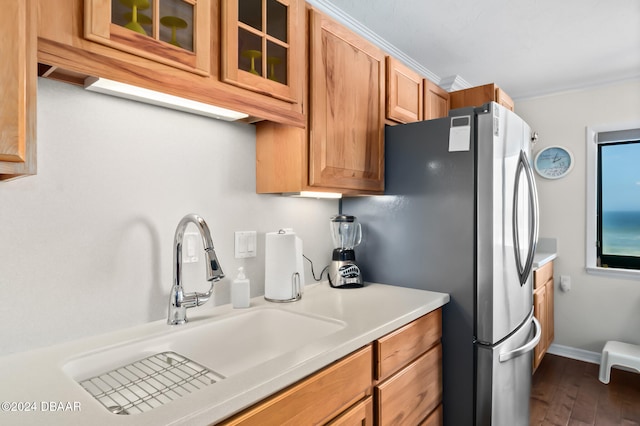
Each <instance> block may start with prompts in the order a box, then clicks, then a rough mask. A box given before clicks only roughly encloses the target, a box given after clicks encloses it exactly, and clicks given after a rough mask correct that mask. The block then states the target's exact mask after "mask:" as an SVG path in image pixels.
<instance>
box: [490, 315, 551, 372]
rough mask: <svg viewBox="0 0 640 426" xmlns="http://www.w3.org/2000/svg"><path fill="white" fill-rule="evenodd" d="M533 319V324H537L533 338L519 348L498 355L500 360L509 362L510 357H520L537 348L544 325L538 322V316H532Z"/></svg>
mask: <svg viewBox="0 0 640 426" xmlns="http://www.w3.org/2000/svg"><path fill="white" fill-rule="evenodd" d="M531 319H532V320H533V325H535V327H536V333H535V334H534V336H533V339H531V340H529V341H528V342H527V343H526V344H524V345H523V346H520V347H519V348H517V349H514V350H512V351H509V352H503V353H501V354H500V356H499V357H498V359H499V360H500V362H507V361H509V360H510V359H513V358H516V357H519V356H520V355H524V354H526V353H527V352H530V351H532V350H533V348H535V347H536V346H537V345H538V343H540V338H541V337H542V327H541V326H540V323H539V322H538V320H537V319H536V317H532V318H531Z"/></svg>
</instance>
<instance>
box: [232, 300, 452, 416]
mask: <svg viewBox="0 0 640 426" xmlns="http://www.w3.org/2000/svg"><path fill="white" fill-rule="evenodd" d="M441 337H442V310H441V309H437V310H435V311H432V312H430V313H428V314H426V315H424V316H422V317H420V318H418V319H416V320H415V321H413V322H411V323H409V324H407V325H405V326H403V327H401V328H399V329H398V330H396V331H393V332H391V333H389V334H388V335H386V336H384V337H382V338H380V339H378V340H376V341H374V342H372V343H371V344H370V345H367V346H365V347H364V348H362V349H359V350H357V351H355V352H353V353H351V354H349V355H347V356H346V357H344V358H342V359H341V360H339V361H336V362H335V363H333V364H331V365H329V366H328V367H325V368H324V369H322V370H320V371H319V372H317V373H314V374H312V375H311V376H309V377H307V378H305V379H303V380H301V381H300V382H298V383H295V384H293V385H291V386H290V387H288V388H286V389H284V390H282V391H280V392H278V393H276V394H274V395H272V396H270V397H268V398H267V399H265V400H263V401H260V402H258V403H257V404H256V405H254V406H253V407H250V408H248V409H246V410H245V411H243V412H241V413H239V414H237V415H235V416H233V417H231V418H230V419H227V420H225V421H223V422H222V423H220V425H224V426H230V425H242V426H249V425H261V426H269V425H273V426H281V425H291V426H293V425H296V426H298V425H331V426H371V425H384V426H386V425H412V426H415V425H422V426H439V425H442V405H441V402H442V345H441V344H440V339H441Z"/></svg>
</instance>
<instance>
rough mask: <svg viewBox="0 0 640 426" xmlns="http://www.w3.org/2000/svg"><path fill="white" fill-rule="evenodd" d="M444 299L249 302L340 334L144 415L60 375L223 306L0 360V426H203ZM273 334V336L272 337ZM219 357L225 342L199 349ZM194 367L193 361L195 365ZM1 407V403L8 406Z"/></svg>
mask: <svg viewBox="0 0 640 426" xmlns="http://www.w3.org/2000/svg"><path fill="white" fill-rule="evenodd" d="M448 301H449V295H448V294H445V293H436V292H430V291H423V290H415V289H409V288H403V287H395V286H388V285H382V284H367V285H366V286H365V287H364V288H359V289H344V290H338V289H333V288H331V287H330V286H329V285H328V284H327V283H321V284H314V285H308V286H306V287H305V290H304V295H303V297H302V299H301V300H300V301H298V302H294V303H285V304H276V303H270V302H267V301H265V300H264V298H263V297H256V298H253V299H252V300H251V308H249V309H252V308H258V307H265V306H268V307H272V308H277V309H283V310H287V311H291V312H296V313H304V314H308V315H316V316H321V317H325V318H332V319H335V320H338V321H342V322H344V324H345V327H344V328H342V329H340V330H339V331H337V332H334V333H332V334H329V335H327V336H324V337H322V338H320V339H318V340H316V341H315V342H313V343H311V344H306V345H304V346H301V347H299V348H298V349H296V350H293V351H291V352H288V353H286V354H284V355H282V356H278V357H276V358H272V359H269V360H267V361H265V362H263V363H262V364H260V365H257V366H255V367H252V368H249V369H248V370H246V371H244V372H241V373H238V374H235V375H233V376H231V377H227V378H226V379H223V380H221V381H219V382H217V383H214V384H212V385H210V386H208V387H206V388H203V389H200V390H198V391H196V392H194V393H191V394H189V395H187V396H184V397H181V398H178V399H176V400H174V401H172V402H170V403H168V404H165V405H163V406H160V407H157V408H154V409H153V410H151V411H148V412H145V413H140V414H132V415H116V414H112V413H110V412H109V411H108V410H107V409H106V408H105V407H103V406H102V405H100V403H98V402H97V401H96V400H95V399H94V398H93V397H92V396H91V395H89V393H88V392H86V391H85V390H84V389H83V388H81V387H80V385H79V384H78V383H76V381H75V380H74V379H72V378H71V377H70V376H68V375H67V374H66V373H65V372H64V371H63V366H64V365H65V364H66V363H67V362H68V361H70V360H72V359H74V358H77V357H78V355H80V354H83V353H88V352H91V351H94V350H96V349H99V348H103V347H110V346H115V345H118V344H121V343H122V342H125V341H135V340H136V339H138V340H139V339H143V338H145V337H147V336H152V335H158V333H161V334H162V333H168V332H172V331H171V330H172V329H174V327H190V326H197V324H198V322H199V321H207V320H212V319H216V318H224V317H229V316H231V315H237V314H238V313H239V312H241V311H242V312H246V311H247V309H241V310H234V309H232V308H231V306H230V305H224V306H217V307H214V308H209V309H204V308H205V307H202V308H194V309H190V310H189V311H188V313H187V316H188V318H189V319H190V322H189V323H187V324H186V325H180V326H168V325H167V324H166V321H165V320H160V321H155V322H152V323H148V324H143V325H140V326H137V327H133V328H129V329H125V330H121V331H117V332H113V333H108V334H104V335H100V336H94V337H90V338H86V339H82V340H78V341H74V342H69V343H64V344H60V345H56V346H51V347H48V348H43V349H39V350H36V351H30V352H23V353H18V354H13V355H9V356H5V357H2V358H0V383H1V385H0V403H2V410H1V411H0V424H11V425H42V424H47V425H65V426H68V425H87V424H95V425H102V424H109V425H120V424H122V425H136V426H139V425H153V426H157V425H178V424H180V425H206V424H211V423H214V422H217V421H219V420H222V419H224V418H227V417H229V416H230V415H232V414H234V413H236V412H239V411H241V410H242V409H244V408H246V407H248V406H250V405H252V404H253V403H255V402H257V401H260V400H261V399H264V398H265V397H267V396H268V395H270V394H272V393H274V392H276V391H278V390H280V389H283V388H285V387H286V386H288V385H290V384H292V383H295V382H296V381H298V380H300V379H302V378H304V377H306V376H308V375H309V374H311V373H313V372H314V371H317V370H319V369H321V368H323V367H324V366H326V365H328V364H330V363H332V362H333V361H336V360H338V359H340V358H342V357H343V356H345V355H347V354H349V353H351V352H353V351H355V350H356V349H358V348H360V347H362V346H364V345H366V344H368V343H369V342H371V341H373V340H375V339H377V338H379V337H381V336H384V335H385V334H387V333H389V332H391V331H393V330H395V329H397V328H398V327H401V326H403V325H405V324H407V323H409V322H411V321H413V320H414V319H416V318H418V317H420V316H422V315H424V314H426V313H428V312H431V311H433V310H435V309H437V308H439V307H441V306H442V305H444V304H446V303H447V302H448ZM274 333H277V330H274ZM202 344H203V345H210V346H211V350H212V351H224V350H225V342H202ZM194 361H196V362H198V360H196V359H194ZM7 403H8V404H7Z"/></svg>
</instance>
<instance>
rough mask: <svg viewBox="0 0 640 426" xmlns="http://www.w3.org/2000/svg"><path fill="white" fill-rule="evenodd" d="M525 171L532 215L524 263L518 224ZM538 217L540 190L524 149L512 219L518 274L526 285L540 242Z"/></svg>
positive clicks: (518, 168) (515, 189)
mask: <svg viewBox="0 0 640 426" xmlns="http://www.w3.org/2000/svg"><path fill="white" fill-rule="evenodd" d="M523 172H524V174H525V176H526V178H527V186H528V188H529V214H530V216H531V221H530V223H529V247H528V248H527V258H526V259H525V262H524V265H523V264H522V259H521V257H520V249H521V247H520V238H519V235H518V229H519V228H520V226H519V224H518V219H519V214H518V198H519V197H518V192H519V191H518V189H519V187H520V175H521V174H522V173H523ZM538 217H539V213H538V192H537V190H536V183H535V179H534V178H533V172H532V171H531V166H530V165H529V159H528V158H527V154H526V153H525V152H524V151H520V158H519V160H518V167H517V169H516V182H515V188H514V195H513V219H512V224H513V239H514V248H515V255H516V267H517V269H518V275H519V277H520V285H524V283H525V282H527V278H528V277H529V274H530V273H531V269H532V268H533V256H534V254H535V251H536V245H537V243H538Z"/></svg>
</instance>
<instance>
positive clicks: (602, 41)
mask: <svg viewBox="0 0 640 426" xmlns="http://www.w3.org/2000/svg"><path fill="white" fill-rule="evenodd" d="M309 3H310V4H312V5H314V6H316V7H318V8H319V9H321V10H323V11H325V12H328V13H329V14H330V15H333V17H334V18H336V19H337V20H339V21H342V22H343V23H346V24H348V25H349V26H351V27H355V28H354V30H355V31H357V32H360V33H361V34H362V35H365V36H368V38H370V39H371V38H373V40H372V41H374V42H378V44H381V45H382V46H381V47H382V48H383V49H385V50H386V51H387V52H388V53H389V54H391V55H392V56H396V57H398V58H399V59H401V60H404V62H405V63H407V65H409V66H412V67H413V68H416V69H417V71H421V72H423V74H426V76H427V77H430V78H431V79H434V80H435V81H436V82H439V83H440V84H441V85H442V86H443V87H444V88H446V89H448V90H451V89H452V88H453V89H456V88H463V87H470V86H476V85H481V84H485V83H492V82H494V83H496V84H498V85H499V86H500V87H502V88H503V89H504V90H505V91H506V92H507V93H508V94H509V95H511V97H513V98H514V99H523V98H529V97H535V96H540V95H545V94H549V93H554V92H559V91H565V90H573V89H578V88H583V87H589V86H596V85H602V84H607V83H611V82H615V81H621V80H625V79H631V78H640V1H638V0H482V1H479V0H438V1H436V0H309ZM452 82H453V83H452ZM452 84H453V85H452ZM456 84H458V85H459V87H456Z"/></svg>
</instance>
